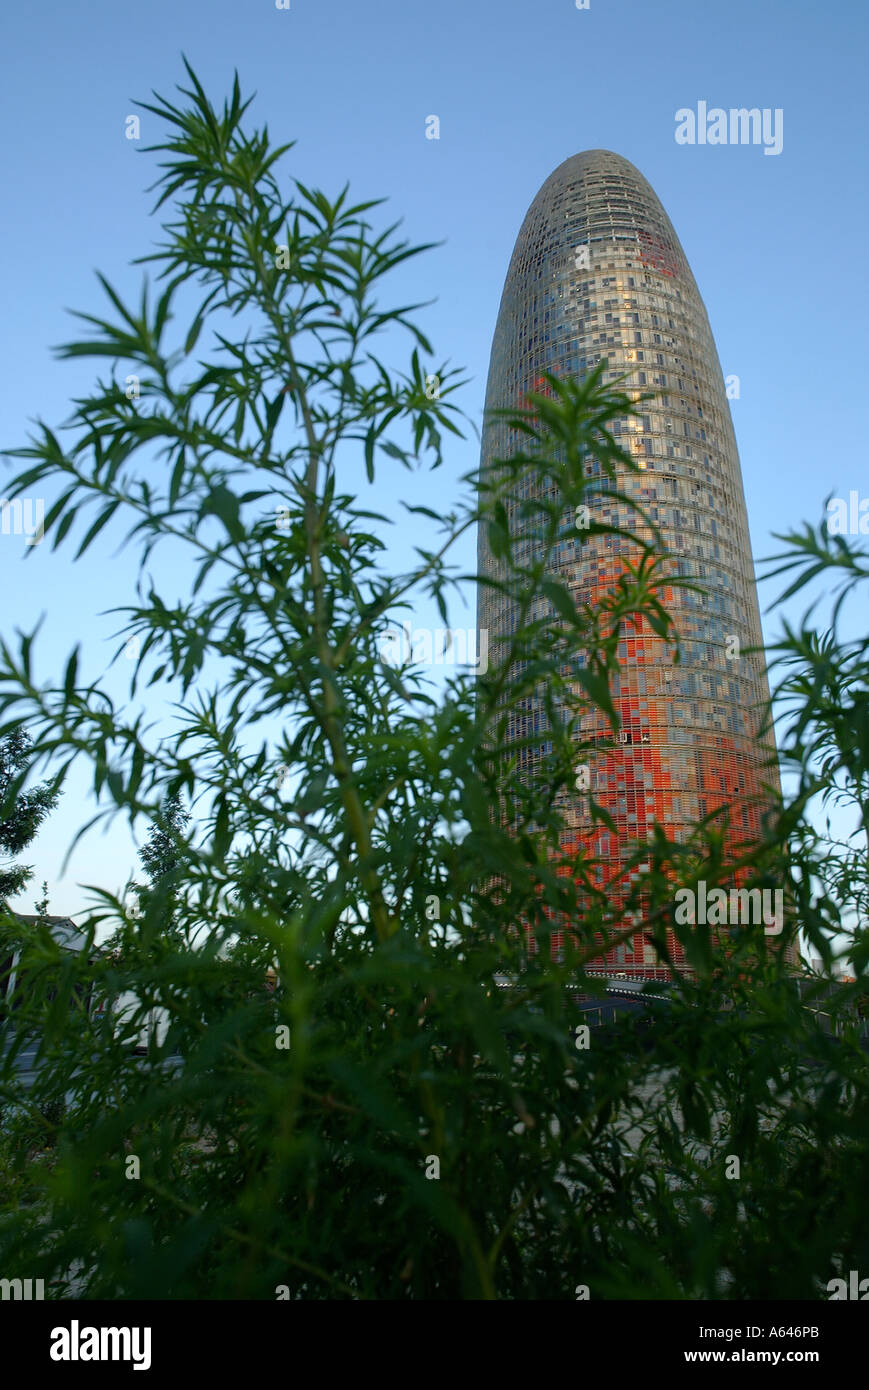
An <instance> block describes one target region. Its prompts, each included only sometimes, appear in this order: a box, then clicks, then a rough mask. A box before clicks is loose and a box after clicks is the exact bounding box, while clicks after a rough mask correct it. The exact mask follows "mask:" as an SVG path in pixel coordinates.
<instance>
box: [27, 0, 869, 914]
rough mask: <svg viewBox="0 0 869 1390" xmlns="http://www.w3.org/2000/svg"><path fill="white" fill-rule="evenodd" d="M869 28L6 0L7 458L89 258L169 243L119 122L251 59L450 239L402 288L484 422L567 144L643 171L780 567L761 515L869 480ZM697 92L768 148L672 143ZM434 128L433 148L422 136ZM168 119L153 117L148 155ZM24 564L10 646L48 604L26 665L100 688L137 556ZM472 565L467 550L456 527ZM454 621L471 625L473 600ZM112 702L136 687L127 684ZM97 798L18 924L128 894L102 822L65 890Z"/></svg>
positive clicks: (816, 8)
mask: <svg viewBox="0 0 869 1390" xmlns="http://www.w3.org/2000/svg"><path fill="white" fill-rule="evenodd" d="M866 31H867V8H866V7H865V5H863V4H859V3H857V0H841V3H839V4H838V5H834V6H825V5H820V4H817V3H809V0H728V3H726V4H725V3H718V4H709V3H703V0H656V3H651V0H591V6H590V8H589V9H588V10H582V11H580V10H577V9H576V7H575V4H574V0H533V3H532V0H526V2H525V3H519V0H441V3H439V4H437V5H427V4H421V3H408V0H369V3H367V4H360V3H358V0H291V8H290V10H288V11H284V10H277V9H276V7H275V4H274V0H196V2H195V3H194V2H193V0H149V3H148V4H147V5H144V6H141V7H140V6H128V5H121V4H118V3H116V0H85V2H84V3H79V4H72V5H70V4H66V3H60V0H43V3H40V4H35V5H17V6H7V7H4V9H3V14H2V19H0V51H2V53H3V55H4V63H3V66H4V82H3V86H2V91H0V101H2V122H3V140H2V155H0V160H2V178H3V188H4V194H5V197H4V216H3V219H2V227H0V238H2V256H0V276H2V281H3V285H2V304H3V310H4V333H3V335H2V343H0V353H2V372H0V382H2V393H0V448H3V449H5V448H9V447H12V446H14V445H15V444H17V443H20V442H23V439H24V436H25V434H26V431H27V429H28V422H29V421H30V420H32V419H33V418H35V417H36V416H42V418H44V419H45V420H46V421H47V422H49V423H51V424H57V423H59V422H60V421H61V420H62V419H63V418H64V417H65V416H66V414H67V411H68V403H69V401H70V399H71V398H72V397H73V396H75V395H76V394H78V393H80V392H81V391H83V390H85V389H87V388H88V387H89V386H90V384H91V382H92V379H93V369H92V367H91V366H88V365H82V364H80V363H61V362H57V361H55V360H54V358H53V355H52V352H51V347H52V346H53V345H56V344H57V343H59V342H62V341H64V340H65V339H66V338H68V337H71V336H74V335H75V334H76V332H77V329H76V328H75V324H74V321H73V320H71V319H70V318H69V317H68V316H67V315H66V314H65V312H64V310H65V309H66V308H76V309H81V310H86V311H87V310H90V311H91V312H101V311H102V307H103V304H102V297H101V293H100V291H99V287H98V286H97V284H96V281H95V279H94V274H93V272H94V270H96V269H99V270H101V271H102V272H103V273H104V274H106V275H107V276H108V278H109V279H110V280H111V281H112V282H113V283H114V284H115V285H116V286H118V287H119V288H120V289H121V290H122V292H124V293H127V294H131V293H132V292H133V291H134V290H135V289H136V288H137V287H138V284H139V281H140V274H141V272H140V269H139V268H130V266H129V262H130V261H131V260H132V258H133V257H134V256H137V255H140V254H144V253H145V252H147V251H148V250H149V249H150V247H151V244H152V242H153V240H154V239H155V238H156V235H157V230H158V228H157V223H156V221H155V220H151V219H149V218H148V213H149V210H150V207H151V205H152V195H149V194H147V193H146V192H145V189H146V187H147V185H148V184H149V183H151V182H152V181H153V179H154V177H155V169H154V163H153V159H154V157H153V156H148V155H142V154H139V153H137V149H138V146H137V144H136V143H135V142H131V141H128V140H126V139H125V138H124V122H125V117H126V116H127V115H128V114H131V113H132V112H134V111H135V109H136V108H135V107H134V106H133V105H132V102H133V99H144V100H147V99H149V94H150V91H151V89H152V88H153V89H156V90H157V91H159V92H160V93H161V94H163V95H166V96H169V97H171V96H172V93H173V88H174V86H175V84H176V83H177V82H179V81H181V80H182V79H183V76H184V74H183V69H182V64H181V57H180V54H181V52H182V51H183V52H184V53H186V55H187V57H188V58H189V60H190V61H191V63H192V64H193V66H194V67H195V68H196V70H197V72H198V73H199V75H200V77H201V78H202V79H203V81H204V83H205V86H206V89H207V90H208V91H209V93H210V94H211V96H212V97H213V98H214V99H215V100H217V99H222V96H223V95H224V93H225V92H226V91H227V90H228V87H229V84H230V82H231V79H232V73H233V69H234V68H238V70H239V74H240V78H241V81H242V85H243V87H244V89H245V90H246V91H247V92H250V91H251V90H254V89H255V90H256V92H257V94H258V95H257V100H256V102H255V103H254V106H253V108H252V110H251V113H250V115H251V118H252V119H255V120H256V122H257V123H262V122H263V121H267V122H268V125H269V129H270V132H271V134H272V137H273V138H274V139H275V140H276V141H280V142H283V141H285V140H290V139H295V140H296V141H298V144H297V145H296V148H295V150H294V151H293V152H292V154H291V155H290V157H289V159H288V161H287V163H286V168H287V170H288V172H291V173H292V174H294V175H296V176H297V177H299V178H301V179H302V180H303V181H304V182H307V183H311V182H313V183H315V184H317V185H319V186H322V187H323V188H324V189H325V190H327V191H329V192H335V191H337V190H338V188H339V187H340V186H341V185H342V184H343V183H344V182H345V180H347V179H349V180H350V181H351V186H352V189H353V191H354V192H355V193H357V194H358V195H359V196H360V197H373V196H388V197H389V199H390V204H389V208H388V211H389V212H390V213H391V214H392V217H393V218H397V217H403V218H404V219H405V232H406V234H407V235H408V236H409V237H410V238H411V239H412V240H415V241H443V242H444V245H443V246H442V247H440V248H439V249H438V250H436V251H433V252H430V253H429V254H428V255H427V256H426V258H425V259H424V261H421V262H419V263H418V264H417V266H416V269H415V271H414V273H413V277H412V279H411V280H410V281H409V282H408V283H409V287H410V292H411V294H412V295H413V296H414V297H415V298H418V299H429V298H434V299H436V303H435V304H434V305H433V306H432V307H431V308H430V309H429V310H427V311H426V313H425V316H424V320H423V321H424V323H425V326H426V329H427V331H428V333H429V336H430V337H431V338H432V340H433V342H434V345H435V349H436V353H437V355H438V357H443V356H446V357H449V358H451V359H452V360H453V361H454V362H455V363H457V364H463V365H464V366H465V367H466V368H467V371H468V374H469V375H470V377H471V383H470V385H469V386H468V387H467V388H466V389H465V391H464V393H463V398H462V402H461V403H462V404H463V406H464V409H465V410H466V411H467V412H468V413H469V414H470V415H471V416H472V417H473V418H475V419H477V420H479V418H480V414H481V410H482V402H483V393H484V389H485V381H486V372H487V366H488V354H489V347H490V342H491V334H492V330H493V328H494V324H495V318H496V314H497V310H498V303H499V299H500V294H501V289H502V285H503V280H504V276H505V273H506V270H507V264H508V261H509V258H510V253H511V250H512V247H513V242H514V240H515V237H516V234H517V232H518V230H519V227H520V224H521V222H522V218H523V216H524V214H525V211H526V209H527V207H528V204H529V203H530V202H531V200H532V198H533V197H534V194H535V193H536V192H537V189H538V188H539V186H540V184H541V183H542V182H543V181H544V179H545V178H546V177H547V176H548V174H549V173H550V172H551V171H552V169H554V168H555V166H556V165H558V164H559V163H560V162H561V161H562V160H563V159H565V158H566V157H567V156H568V155H571V154H573V153H575V152H576V151H579V150H583V149H588V148H595V147H604V148H607V149H611V150H615V151H617V152H618V153H620V154H622V155H624V156H626V157H627V158H628V159H629V160H631V161H632V163H634V164H635V165H636V166H637V167H638V168H639V169H640V171H641V172H642V173H643V174H644V175H645V176H646V177H647V178H648V179H649V181H650V182H651V184H652V186H653V188H654V189H655V191H656V192H657V194H658V196H659V197H660V199H661V201H662V202H663V204H664V207H665V208H666V210H667V212H668V214H669V216H670V218H671V219H672V222H673V224H674V226H675V228H676V231H677V234H678V236H679V238H680V240H681V242H682V245H683V246H684V248H685V251H686V254H687V256H688V259H689V261H690V263H691V266H692V269H693V271H694V275H695V277H696V279H697V282H698V285H699V287H700V291H701V294H702V295H703V298H704V300H705V303H706V307H707V309H708V311H709V317H710V320H711V323H712V329H713V333H714V335H715V338H716V342H717V345H718V349H719V354H720V357H721V362H722V367H723V369H724V372H725V373H726V374H730V373H735V374H737V375H738V376H739V377H740V380H741V399H740V400H738V401H734V402H733V406H732V409H733V416H734V422H735V426H736V433H737V439H738V442H739V446H740V453H741V458H742V467H743V474H744V479H745V487H746V495H747V502H748V510H749V516H750V519H751V530H752V541H753V546H754V553H755V556H756V557H762V556H764V555H767V554H769V553H770V552H771V551H772V549H773V548H774V543H773V542H772V540H771V533H772V532H773V531H776V530H783V529H786V528H789V527H791V526H794V525H797V524H799V523H800V522H801V521H802V520H803V519H804V518H806V519H811V520H815V521H817V520H819V519H820V517H821V515H822V510H823V500H824V497H825V496H826V494H827V493H828V492H830V491H833V492H837V493H839V494H840V495H844V496H847V492H848V490H849V489H850V488H858V489H860V490H861V493H862V495H865V494H866V492H867V491H869V470H867V467H866V457H865V452H866V451H865V442H864V430H863V420H862V418H861V419H860V420H859V421H858V408H859V407H860V406H861V405H862V402H863V400H864V398H865V394H866V384H865V377H866V365H865V362H866V359H865V341H864V340H865V334H864V332H863V331H862V330H863V326H864V324H865V322H866V272H865V256H864V254H863V246H864V242H865V236H866V225H867V224H866V188H865V174H866V155H865V119H864V110H863V107H864V93H865V63H866V55H867V45H866V37H867V32H866ZM698 101H705V102H707V104H708V105H709V106H710V107H712V106H721V107H724V108H730V107H743V106H745V107H755V106H756V107H760V108H765V107H768V108H771V109H774V108H777V107H778V108H781V109H782V111H783V113H784V117H783V137H784V139H783V150H782V153H781V154H780V155H777V156H766V155H764V153H763V150H762V148H760V147H758V146H746V147H741V146H711V145H704V146H700V145H696V146H683V145H678V144H677V143H676V141H675V139H674V131H675V112H676V111H677V109H679V108H683V107H690V108H692V109H696V107H697V103H698ZM431 114H436V115H437V116H438V117H439V120H440V139H439V140H438V141H434V140H427V139H426V138H425V120H426V117H427V116H429V115H431ZM161 134H162V132H161V131H160V130H159V128H158V126H157V124H156V121H155V118H153V117H150V116H148V115H147V113H146V114H145V116H144V118H143V126H142V137H143V138H142V140H141V141H140V142H139V144H140V145H145V144H148V143H150V141H151V140H152V139H156V138H160V136H161ZM401 288H403V286H402V287H401ZM861 416H862V411H861ZM475 462H476V445H475V443H474V441H473V439H470V440H469V441H468V442H467V443H466V444H465V445H464V446H457V447H456V448H455V449H454V450H453V451H452V453H451V454H450V458H449V462H448V465H447V467H446V468H445V469H444V470H443V471H442V472H441V473H440V474H438V475H437V488H436V495H437V498H438V500H439V501H440V502H444V501H446V500H447V498H448V496H449V493H450V490H451V489H452V490H455V491H456V493H457V492H458V479H459V477H460V476H461V475H462V474H463V473H465V472H467V471H468V470H469V469H470V468H471V467H473V465H474V464H475ZM3 477H4V474H3V473H2V472H0V495H2V486H3ZM380 486H381V488H383V487H384V486H388V484H383V483H381V485H380ZM405 491H406V490H405ZM380 500H381V501H383V500H384V499H383V498H382V497H381V499H380ZM405 539H407V538H405ZM411 539H412V538H411ZM417 539H419V540H420V541H422V542H424V541H425V537H424V536H423V535H422V534H420V536H419V537H417ZM22 550H23V547H22V545H21V542H20V540H13V539H12V538H10V537H0V593H2V619H0V629H2V632H3V635H4V636H7V637H8V636H9V635H10V634H11V632H12V630H13V629H14V628H15V627H23V628H25V629H29V628H30V627H32V626H33V624H34V623H35V622H36V620H37V619H38V618H39V616H40V614H43V613H44V614H45V622H44V626H43V631H42V634H41V637H40V639H39V645H38V648H37V652H38V657H37V669H38V671H39V673H40V675H41V676H42V677H43V678H44V679H45V680H49V679H52V678H57V677H59V676H60V675H61V674H62V671H63V666H64V664H65V661H66V657H67V655H68V653H69V651H70V650H71V649H72V647H73V646H74V644H75V643H76V642H81V643H82V644H83V658H82V661H83V668H84V670H85V671H86V674H88V675H90V676H96V675H98V674H99V673H100V672H101V671H103V670H104V668H105V667H106V665H107V664H108V661H109V658H110V654H111V649H112V644H111V643H110V642H109V640H108V638H109V636H110V634H111V633H112V631H114V624H113V622H112V620H110V619H107V618H101V617H100V616H99V614H100V613H101V611H102V610H104V609H106V608H108V607H110V606H111V605H112V604H113V603H117V604H120V603H123V602H126V601H131V600H132V592H133V578H134V574H135V566H134V560H133V556H132V554H127V553H124V554H122V555H120V556H114V555H113V551H114V546H113V545H111V544H109V543H108V542H106V544H104V545H102V546H100V545H98V546H96V547H95V548H94V549H93V551H92V552H89V553H88V555H87V557H86V559H85V561H83V562H79V563H78V564H77V565H73V564H72V554H73V553H74V548H71V547H64V548H62V549H61V551H60V552H59V553H58V554H56V555H52V554H51V553H50V551H49V548H48V545H47V544H44V545H42V546H40V547H37V551H38V553H35V554H34V555H32V556H31V558H30V559H29V560H28V562H27V564H26V567H22V561H21V553H22ZM465 563H466V564H467V566H468V568H471V567H472V566H473V563H474V560H473V549H472V546H471V545H470V543H469V545H468V546H467V548H466V552H465ZM453 621H454V622H455V623H456V625H461V626H467V625H470V624H471V623H472V622H473V611H472V610H469V611H468V613H467V615H466V617H465V618H464V619H462V617H461V615H460V614H456V615H455V616H454V618H453ZM110 688H111V689H112V690H113V691H115V692H116V693H118V694H120V693H122V688H123V687H122V685H121V683H120V681H119V680H118V679H117V678H116V676H115V675H114V674H113V675H112V676H111V678H110ZM154 708H155V714H159V713H160V712H161V707H159V706H156V705H155V707H154ZM91 810H92V808H90V807H89V806H88V805H87V804H86V783H85V780H84V776H83V773H82V774H80V775H79V776H78V777H77V778H74V779H73V781H72V783H71V784H70V789H69V791H68V792H67V794H66V795H65V797H64V799H63V802H62V805H61V807H60V809H59V810H58V811H57V812H56V813H55V814H54V816H53V817H52V818H51V820H50V821H49V822H48V823H47V825H46V828H45V829H44V830H43V832H42V833H41V834H40V836H39V838H38V840H37V841H36V842H35V844H34V845H33V846H32V847H31V850H30V851H29V852H28V855H27V856H26V857H27V859H28V861H29V862H32V863H33V864H34V866H35V868H36V882H35V883H34V885H32V887H31V889H30V890H28V892H27V893H26V894H25V895H24V897H23V898H22V899H20V900H18V903H17V905H18V906H19V908H20V909H22V910H25V911H26V910H32V899H33V897H34V896H35V889H36V886H37V884H38V883H39V882H41V880H42V879H43V878H46V879H47V880H48V882H49V888H50V893H51V906H52V910H53V911H54V912H64V913H66V912H69V913H71V912H77V911H80V910H81V909H82V908H83V907H84V905H85V902H86V894H85V893H84V891H83V890H82V889H81V888H80V887H79V886H78V885H79V884H81V883H97V884H100V885H103V886H105V887H106V888H110V889H117V888H119V887H120V886H121V884H123V883H124V881H125V880H126V879H127V876H128V874H129V873H130V872H131V870H137V869H138V865H137V862H136V858H135V846H134V844H133V841H132V839H131V836H130V833H129V831H128V829H127V827H126V826H125V824H124V823H123V822H121V821H117V822H116V823H115V825H114V827H113V828H112V830H111V831H110V832H109V833H108V834H106V835H103V834H102V833H100V832H95V833H93V834H91V835H90V836H89V837H88V838H87V839H85V840H84V841H83V842H82V843H81V845H80V847H79V849H78V850H77V851H76V854H75V855H74V857H73V859H72V861H71V863H70V866H69V868H68V870H67V873H66V876H65V877H64V878H62V879H61V878H60V876H59V875H60V864H61V859H62V857H63V853H64V851H65V849H66V847H67V845H68V843H69V841H70V839H71V837H72V835H73V834H74V832H75V830H76V829H77V828H78V827H79V825H80V824H81V823H82V822H83V820H84V819H85V818H86V816H87V815H88V814H89V813H90V811H91Z"/></svg>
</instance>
